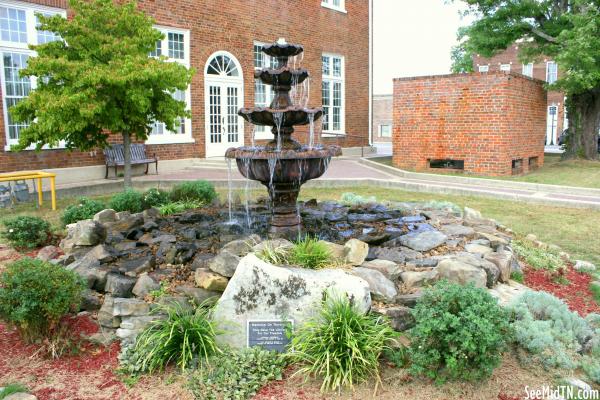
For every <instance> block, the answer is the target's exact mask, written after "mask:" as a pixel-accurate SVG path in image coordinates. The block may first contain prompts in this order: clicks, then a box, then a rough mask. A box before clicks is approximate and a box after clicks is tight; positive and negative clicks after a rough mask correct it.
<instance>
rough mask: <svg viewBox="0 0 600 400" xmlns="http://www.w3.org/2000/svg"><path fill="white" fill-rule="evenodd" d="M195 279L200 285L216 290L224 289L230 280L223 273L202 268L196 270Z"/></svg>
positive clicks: (203, 287)
mask: <svg viewBox="0 0 600 400" xmlns="http://www.w3.org/2000/svg"><path fill="white" fill-rule="evenodd" d="M194 280H195V282H196V285H197V286H198V287H200V288H202V289H206V290H210V291H214V292H222V291H224V290H225V288H227V283H228V282H229V280H228V279H227V278H226V277H224V276H223V275H220V274H217V273H215V272H212V271H209V270H206V269H202V268H199V269H197V270H196V272H195V273H194Z"/></svg>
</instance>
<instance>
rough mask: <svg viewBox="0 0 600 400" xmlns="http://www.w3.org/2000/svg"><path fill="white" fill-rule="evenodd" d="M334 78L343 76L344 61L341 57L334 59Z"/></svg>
mask: <svg viewBox="0 0 600 400" xmlns="http://www.w3.org/2000/svg"><path fill="white" fill-rule="evenodd" d="M333 76H336V77H339V76H342V59H341V58H339V57H334V58H333Z"/></svg>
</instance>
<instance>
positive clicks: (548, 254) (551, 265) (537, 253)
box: [511, 240, 565, 271]
mask: <svg viewBox="0 0 600 400" xmlns="http://www.w3.org/2000/svg"><path fill="white" fill-rule="evenodd" d="M511 246H512V248H513V250H514V251H515V252H516V253H517V254H518V255H519V256H520V257H521V258H522V259H524V260H525V262H526V263H527V264H529V265H530V266H531V267H532V268H534V269H545V270H548V271H557V270H559V269H564V268H565V263H564V262H563V260H562V259H561V258H560V257H559V256H558V254H556V253H555V252H553V251H552V250H550V249H547V250H544V249H541V248H539V247H535V246H534V245H533V244H532V243H530V242H527V241H524V240H513V241H512V242H511Z"/></svg>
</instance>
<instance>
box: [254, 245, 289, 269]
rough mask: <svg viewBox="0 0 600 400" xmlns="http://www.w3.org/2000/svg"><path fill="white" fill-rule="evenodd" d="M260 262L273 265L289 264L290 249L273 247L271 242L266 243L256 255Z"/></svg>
mask: <svg viewBox="0 0 600 400" xmlns="http://www.w3.org/2000/svg"><path fill="white" fill-rule="evenodd" d="M256 256H257V257H258V258H260V259H261V260H263V261H265V262H268V263H270V264H273V265H284V264H289V263H290V248H289V247H287V246H277V247H276V246H274V245H273V242H267V243H265V244H264V245H263V246H262V249H261V250H260V251H258V252H257V253H256Z"/></svg>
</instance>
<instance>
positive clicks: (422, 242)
mask: <svg viewBox="0 0 600 400" xmlns="http://www.w3.org/2000/svg"><path fill="white" fill-rule="evenodd" d="M447 239H448V236H446V235H444V234H443V233H442V232H439V231H423V232H418V233H409V234H407V235H404V236H402V237H400V242H401V243H402V245H403V246H406V247H408V248H411V249H413V250H417V251H429V250H431V249H435V248H436V247H438V246H441V245H442V244H444V242H445V241H446V240H447Z"/></svg>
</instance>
